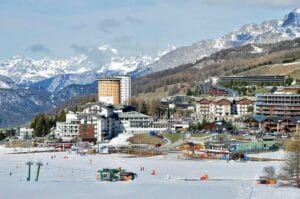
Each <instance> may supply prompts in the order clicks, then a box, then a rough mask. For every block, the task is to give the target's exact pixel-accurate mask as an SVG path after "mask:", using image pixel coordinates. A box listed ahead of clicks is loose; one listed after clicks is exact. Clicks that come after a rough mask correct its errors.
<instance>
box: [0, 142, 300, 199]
mask: <svg viewBox="0 0 300 199" xmlns="http://www.w3.org/2000/svg"><path fill="white" fill-rule="evenodd" d="M7 152H9V150H7V149H6V150H5V149H3V148H1V147H0V162H1V164H0V187H1V191H0V198H1V199H2V198H9V199H15V198H22V199H41V198H43V199H44V198H45V199H48V198H49V199H53V198H55V199H60V198H62V199H77V198H78V199H81V198H89V199H94V198H95V199H96V198H97V199H99V198H105V199H110V198H131V199H148V198H149V199H150V198H151V199H152V198H164V199H165V198H169V199H171V198H172V199H176V198H179V199H181V198H222V199H225V198H230V199H232V198H237V199H243V198H245V199H246V198H247V199H248V198H258V199H259V198H272V199H276V198H278V199H279V198H300V190H299V189H296V188H291V187H278V186H276V185H274V186H273V185H259V184H256V182H255V181H254V180H255V179H256V178H258V177H259V176H260V175H262V173H261V172H262V170H263V168H264V167H265V166H271V165H272V166H274V167H276V168H277V169H278V168H280V164H282V162H235V161H230V162H229V163H227V162H226V161H225V160H220V161H218V160H200V161H193V160H179V159H177V155H176V154H171V155H168V156H156V157H143V158H136V157H129V156H127V155H122V154H110V155H88V156H79V155H77V154H69V153H67V152H56V153H45V152H44V153H33V154H7ZM54 155H55V156H56V157H55V158H53V159H51V156H54ZM29 160H31V161H34V162H38V161H42V162H43V164H44V166H42V168H41V172H40V178H39V181H38V182H35V181H34V179H35V175H36V170H37V166H36V165H33V167H32V168H33V169H32V176H31V178H32V181H30V182H27V181H26V178H27V172H28V166H27V165H26V162H27V161H29ZM47 163H48V164H47ZM141 166H144V168H145V171H144V172H141V171H140V170H139V168H140V167H141ZM107 167H116V168H117V167H122V168H124V169H126V170H128V171H133V172H136V173H137V174H138V178H137V179H136V180H134V181H132V182H115V183H111V182H98V181H96V174H97V173H96V171H97V170H99V169H101V168H107ZM152 170H155V171H156V175H155V176H152V175H150V173H151V172H152ZM10 172H11V173H12V175H9V173H10ZM204 174H208V176H209V180H208V181H198V180H197V179H199V178H200V176H201V175H204ZM168 176H170V179H168ZM179 179H194V180H189V181H185V180H179Z"/></svg>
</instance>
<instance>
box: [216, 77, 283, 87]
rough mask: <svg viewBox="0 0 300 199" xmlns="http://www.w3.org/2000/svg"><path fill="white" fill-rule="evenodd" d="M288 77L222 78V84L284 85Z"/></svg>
mask: <svg viewBox="0 0 300 199" xmlns="http://www.w3.org/2000/svg"><path fill="white" fill-rule="evenodd" d="M286 78H287V76H283V75H262V76H225V77H221V79H220V80H221V82H223V83H225V82H234V81H243V82H247V83H248V84H259V83H263V84H266V85H273V84H284V82H285V80H286Z"/></svg>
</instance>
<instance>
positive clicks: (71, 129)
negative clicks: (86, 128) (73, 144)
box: [54, 122, 79, 141]
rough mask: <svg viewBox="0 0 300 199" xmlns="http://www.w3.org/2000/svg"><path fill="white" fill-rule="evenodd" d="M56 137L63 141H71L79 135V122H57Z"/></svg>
mask: <svg viewBox="0 0 300 199" xmlns="http://www.w3.org/2000/svg"><path fill="white" fill-rule="evenodd" d="M54 133H55V137H57V138H61V139H62V140H63V141H70V140H72V139H73V138H76V137H77V136H78V135H79V124H78V123H69V122H56V130H55V132H54Z"/></svg>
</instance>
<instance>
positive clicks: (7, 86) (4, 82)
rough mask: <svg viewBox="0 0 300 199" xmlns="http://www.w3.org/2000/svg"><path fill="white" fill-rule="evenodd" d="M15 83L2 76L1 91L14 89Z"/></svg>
mask: <svg viewBox="0 0 300 199" xmlns="http://www.w3.org/2000/svg"><path fill="white" fill-rule="evenodd" d="M14 88H16V85H15V83H14V82H13V81H12V80H11V79H9V78H8V77H6V76H3V75H0V89H14Z"/></svg>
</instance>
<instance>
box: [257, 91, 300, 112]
mask: <svg viewBox="0 0 300 199" xmlns="http://www.w3.org/2000/svg"><path fill="white" fill-rule="evenodd" d="M255 114H256V115H264V116H282V117H299V116H300V95H299V94H257V95H256V103H255Z"/></svg>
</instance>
